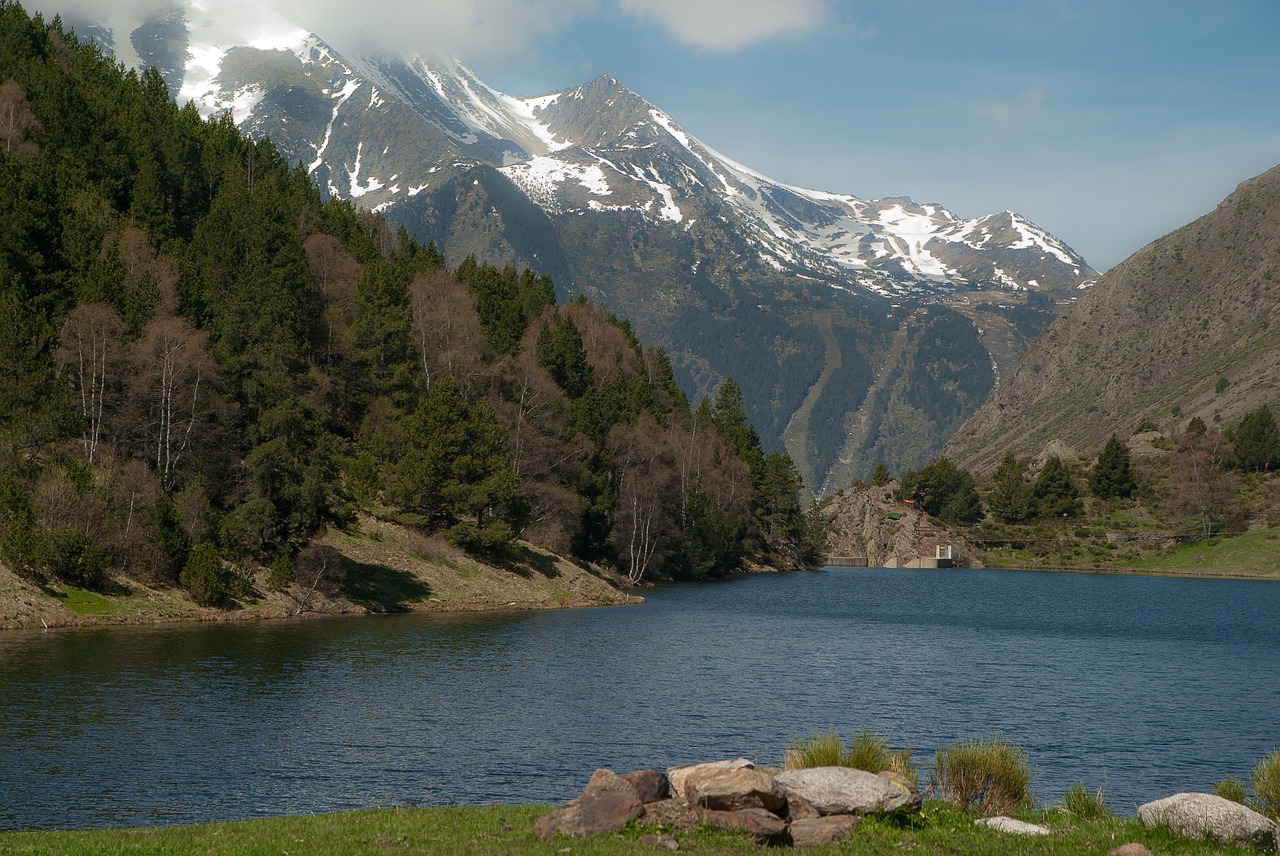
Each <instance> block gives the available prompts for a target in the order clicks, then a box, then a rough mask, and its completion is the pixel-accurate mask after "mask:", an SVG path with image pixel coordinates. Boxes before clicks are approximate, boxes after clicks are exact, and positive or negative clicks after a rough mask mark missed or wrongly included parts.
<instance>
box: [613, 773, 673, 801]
mask: <svg viewBox="0 0 1280 856" xmlns="http://www.w3.org/2000/svg"><path fill="white" fill-rule="evenodd" d="M622 778H623V779H626V780H627V781H628V782H630V783H631V787H633V788H635V789H636V796H638V797H640V802H642V803H645V804H648V803H652V802H658V800H665V799H666V798H667V797H669V796H671V783H670V782H668V781H667V774H666V773H660V772H658V771H657V770H636V771H635V772H634V773H627V774H625V775H624V776H622Z"/></svg>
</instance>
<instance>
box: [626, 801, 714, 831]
mask: <svg viewBox="0 0 1280 856" xmlns="http://www.w3.org/2000/svg"><path fill="white" fill-rule="evenodd" d="M641 822H642V823H644V824H645V825H646V826H648V825H653V826H662V825H666V826H670V827H674V828H675V829H682V830H684V831H685V832H689V831H692V830H694V829H697V828H698V827H699V826H701V825H702V811H701V809H698V808H695V807H694V806H691V805H689V804H688V803H687V802H685V801H684V800H682V799H679V798H678V797H673V798H671V799H669V800H660V801H658V802H656V803H649V804H648V805H646V806H645V807H644V818H643V819H642V820H641Z"/></svg>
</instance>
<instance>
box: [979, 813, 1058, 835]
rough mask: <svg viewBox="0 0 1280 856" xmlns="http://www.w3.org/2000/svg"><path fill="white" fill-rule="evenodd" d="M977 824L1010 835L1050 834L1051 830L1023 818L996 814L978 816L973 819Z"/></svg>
mask: <svg viewBox="0 0 1280 856" xmlns="http://www.w3.org/2000/svg"><path fill="white" fill-rule="evenodd" d="M974 823H976V824H978V825H979V826H989V827H991V828H992V829H995V830H998V831H1000V832H1007V833H1009V834H1010V835H1052V834H1053V831H1052V830H1050V829H1047V828H1045V827H1043V826H1037V825H1036V824H1034V823H1027V822H1026V821H1025V820H1017V819H1015V818H1012V817H1005V816H1003V815H997V816H996V817H980V818H978V819H977V820H975V821H974Z"/></svg>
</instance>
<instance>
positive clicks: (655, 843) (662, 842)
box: [640, 835, 680, 853]
mask: <svg viewBox="0 0 1280 856" xmlns="http://www.w3.org/2000/svg"><path fill="white" fill-rule="evenodd" d="M640 843H641V844H644V845H645V846H647V847H656V848H658V849H659V850H670V851H672V852H673V853H674V852H675V851H676V850H679V849H680V842H679V841H678V840H676V837H675V836H674V835H641V836H640Z"/></svg>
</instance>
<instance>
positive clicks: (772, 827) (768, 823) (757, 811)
mask: <svg viewBox="0 0 1280 856" xmlns="http://www.w3.org/2000/svg"><path fill="white" fill-rule="evenodd" d="M702 822H703V823H705V824H706V825H707V826H714V827H716V828H717V829H728V830H734V831H736V830H741V831H743V832H749V833H751V835H752V836H753V837H754V838H755V839H756V841H758V842H760V843H761V844H769V845H772V846H774V847H779V846H783V845H786V844H789V843H790V842H791V834H790V832H788V830H787V822H786V821H785V820H783V819H782V818H780V817H778V816H777V815H776V814H773V813H772V812H769V811H766V810H764V809H762V808H744V809H739V810H738V811H713V810H708V811H705V812H703V814H702Z"/></svg>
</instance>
